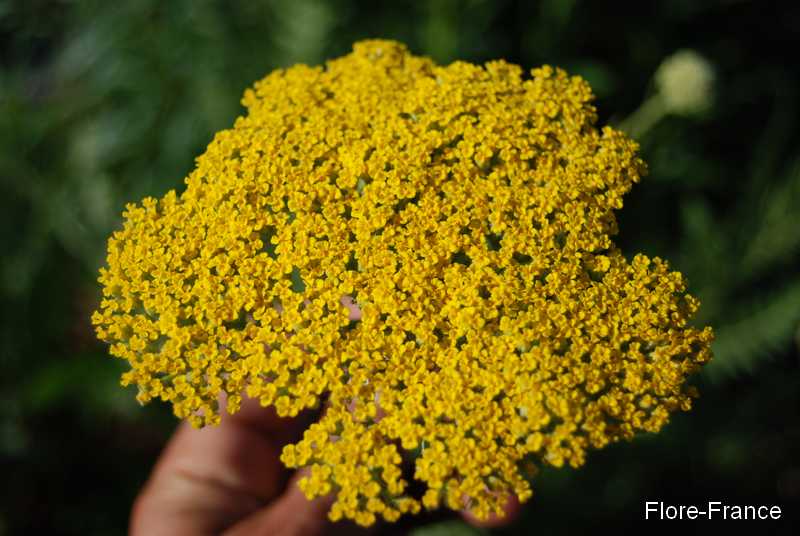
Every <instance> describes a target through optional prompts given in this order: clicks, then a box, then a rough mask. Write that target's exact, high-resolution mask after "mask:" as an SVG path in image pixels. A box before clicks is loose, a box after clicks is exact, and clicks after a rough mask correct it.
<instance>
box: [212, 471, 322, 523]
mask: <svg viewBox="0 0 800 536" xmlns="http://www.w3.org/2000/svg"><path fill="white" fill-rule="evenodd" d="M304 474H305V472H304V471H297V472H296V473H295V474H294V475H293V476H292V478H291V479H290V480H289V484H288V485H287V487H286V491H285V492H284V493H283V495H281V496H280V497H278V498H277V499H275V500H274V501H272V502H270V503H269V504H268V505H266V506H265V507H263V508H261V509H260V510H257V511H256V512H254V513H253V514H251V515H250V516H248V517H246V518H244V519H243V520H241V521H240V522H238V523H237V524H236V525H234V526H233V527H231V528H230V529H228V530H227V531H226V532H225V533H224V536H256V535H261V534H269V535H275V536H301V535H302V536H306V535H307V536H315V535H318V534H324V533H325V532H327V529H330V525H331V523H330V521H328V517H327V514H328V510H329V508H330V506H331V501H332V498H331V497H330V496H327V497H318V498H316V499H314V500H312V501H309V500H308V499H307V498H306V496H305V495H303V492H302V491H300V488H299V487H298V486H297V481H298V480H299V479H300V478H302V477H303V476H304Z"/></svg>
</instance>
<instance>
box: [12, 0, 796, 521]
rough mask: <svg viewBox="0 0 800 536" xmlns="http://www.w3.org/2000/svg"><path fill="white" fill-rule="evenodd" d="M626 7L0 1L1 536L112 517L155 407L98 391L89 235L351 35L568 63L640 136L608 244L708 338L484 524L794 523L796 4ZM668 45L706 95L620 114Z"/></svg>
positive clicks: (137, 480) (94, 240)
mask: <svg viewBox="0 0 800 536" xmlns="http://www.w3.org/2000/svg"><path fill="white" fill-rule="evenodd" d="M621 5H622V4H621V3H616V2H614V3H612V2H589V1H584V2H576V1H569V0H548V1H543V2H523V1H518V2H512V1H490V0H484V1H480V0H471V1H455V0H453V1H447V0H444V1H431V2H423V1H398V2H384V3H378V2H371V1H356V0H335V1H329V2H325V1H322V0H290V1H277V0H274V1H236V2H206V1H191V0H186V1H169V2H167V1H161V0H137V1H121V2H108V1H85V2H68V1H49V0H28V1H16V2H15V1H11V2H9V1H2V0H0V248H2V249H0V303H2V307H1V308H0V367H1V368H0V535H6V534H33V533H38V534H84V535H99V534H119V533H123V532H124V531H125V528H126V524H127V517H128V511H129V507H130V504H131V501H132V500H133V497H134V496H135V493H136V491H137V489H138V488H139V486H140V485H141V484H142V483H143V481H144V479H145V478H146V476H147V474H148V471H149V469H150V467H151V464H152V463H153V461H154V459H155V457H156V456H157V454H158V452H159V449H160V447H161V446H162V445H163V443H164V441H165V440H166V438H167V437H168V435H169V434H170V432H171V430H172V428H173V427H174V425H175V421H174V419H173V417H172V416H171V414H170V413H169V411H168V409H167V408H165V407H163V406H158V405H152V406H148V407H145V408H140V407H139V406H138V405H137V404H136V403H135V401H134V393H133V392H132V391H131V390H129V389H128V390H126V389H122V388H120V387H119V386H118V377H119V375H120V373H121V371H122V370H123V369H124V364H123V363H121V362H118V361H117V360H115V359H111V358H110V357H108V355H107V353H106V348H104V347H103V346H102V345H101V344H99V343H97V342H96V341H95V339H94V336H93V332H92V329H91V326H90V322H89V315H90V314H91V311H92V310H93V309H94V307H95V305H96V303H97V301H98V295H99V289H98V285H97V283H96V282H95V279H96V276H97V269H98V268H99V267H100V266H101V265H102V262H103V256H104V252H105V240H106V238H107V237H108V235H109V234H110V233H111V231H112V230H113V229H114V228H115V227H117V226H118V225H120V221H121V220H120V219H121V212H122V209H123V207H124V204H125V203H127V202H131V201H138V200H139V199H141V198H142V197H143V196H145V195H156V196H158V195H161V194H163V193H164V192H165V191H167V190H168V189H171V188H181V186H182V180H183V177H185V176H186V175H187V174H188V172H189V171H190V170H191V168H192V166H193V159H194V158H195V157H196V156H197V155H199V154H200V153H201V152H202V151H203V150H204V147H205V145H206V144H207V143H208V142H209V141H210V140H211V138H212V136H213V134H214V132H216V131H218V130H220V129H223V128H226V127H228V126H230V125H231V124H232V123H233V120H234V119H235V117H236V116H237V115H239V114H241V113H242V108H241V107H240V105H239V99H240V97H241V95H242V92H243V91H244V89H245V88H246V87H248V86H249V85H250V84H252V82H253V81H255V80H256V79H259V78H261V77H262V76H264V75H265V74H266V73H268V72H269V71H270V70H272V69H274V68H276V67H280V66H288V65H291V64H293V63H296V62H305V63H310V64H318V63H320V62H322V61H324V59H326V58H332V57H335V56H339V55H342V54H345V53H347V52H348V51H349V49H350V46H351V43H352V42H353V41H355V40H358V39H362V38H365V37H387V38H394V39H398V40H401V41H404V42H405V43H406V44H407V45H408V46H409V47H410V49H411V50H412V51H413V52H415V53H418V54H427V55H430V56H431V57H433V58H434V59H436V60H437V61H439V62H442V63H448V62H450V61H453V60H455V59H464V60H469V61H473V62H483V61H486V60H489V59H493V58H499V57H502V58H505V59H508V60H510V61H512V62H515V63H519V64H521V65H522V66H524V67H526V68H530V67H533V66H537V65H540V64H542V63H550V64H554V65H559V66H562V67H564V68H566V69H567V70H569V71H570V72H571V73H575V74H580V75H582V76H584V77H586V78H587V79H588V80H589V82H590V83H591V84H592V86H593V88H594V89H595V92H596V94H597V97H598V99H597V105H598V107H599V111H600V118H601V122H602V123H611V124H615V125H621V126H622V127H624V128H628V129H630V130H633V131H635V132H637V135H636V137H637V139H638V140H639V141H640V142H641V144H642V154H643V156H644V158H645V159H646V161H647V162H648V164H649V166H650V170H651V173H650V176H649V177H647V178H646V179H645V180H644V181H643V183H642V184H640V185H638V186H637V187H635V188H634V191H633V192H632V193H631V194H630V195H629V196H628V197H627V198H626V206H625V208H624V209H623V210H622V211H621V212H620V215H619V219H620V225H621V229H622V232H621V235H620V236H619V240H618V242H619V243H620V244H621V246H622V247H623V249H624V251H625V253H626V254H628V255H632V254H634V253H635V252H637V251H642V252H644V253H646V254H648V255H659V256H663V257H666V258H668V259H670V261H671V262H672V264H673V266H674V267H675V268H676V269H678V270H680V271H682V272H683V273H684V274H685V275H686V276H687V277H688V279H689V282H690V288H691V290H692V292H693V293H694V294H695V295H697V296H698V297H699V298H700V299H701V300H702V302H703V306H702V308H701V311H700V315H699V317H698V318H697V323H698V324H710V325H712V326H714V328H715V330H716V333H717V336H718V339H717V341H716V342H715V359H714V361H713V362H712V363H711V364H710V365H708V366H707V367H706V369H705V371H704V372H702V374H700V375H698V376H697V377H696V378H695V379H694V382H695V383H696V384H697V386H698V387H699V389H700V392H701V398H700V399H699V400H698V401H697V403H696V406H695V409H693V410H692V411H691V412H689V413H686V414H680V415H675V416H674V417H673V419H672V422H671V423H670V424H669V425H668V426H667V427H666V428H665V429H664V430H663V432H662V433H660V434H658V435H654V436H642V437H640V438H638V439H636V440H635V441H633V442H632V443H629V444H620V445H616V446H612V447H610V448H607V449H605V450H604V451H601V452H596V453H593V454H592V455H590V456H589V459H588V462H587V464H586V466H585V467H583V468H581V469H580V470H577V471H576V470H570V469H561V470H551V471H546V472H545V473H544V474H542V475H541V476H540V477H539V478H538V479H537V480H536V481H535V482H534V485H535V496H534V498H533V500H532V501H531V502H530V503H529V504H528V505H527V506H526V509H525V513H524V515H523V517H522V519H521V520H520V521H519V522H517V523H516V524H515V525H513V526H512V527H511V528H509V529H506V530H505V531H503V533H508V534H516V533H520V534H527V533H534V532H535V533H539V534H553V533H555V534H582V533H586V532H588V531H589V530H592V531H596V530H598V529H599V530H601V531H603V532H605V530H610V529H615V530H621V531H623V532H624V531H625V530H626V529H629V528H631V526H632V525H634V524H636V523H640V520H641V518H642V517H643V515H644V502H645V501H646V500H665V501H675V502H678V503H684V504H688V503H692V502H695V503H700V504H702V503H704V502H705V501H708V500H723V501H726V502H729V503H741V504H779V505H781V506H782V507H783V509H784V512H785V516H786V517H787V518H788V519H787V521H784V522H783V523H774V522H773V523H766V522H761V523H759V525H758V526H757V527H751V528H755V529H756V530H757V531H758V532H759V533H762V532H764V533H768V532H772V531H778V532H782V533H789V532H790V530H791V529H790V525H791V524H792V523H793V522H794V523H796V521H797V519H798V516H800V512H799V511H798V504H799V503H800V458H798V455H799V454H800V448H798V446H799V445H800V419H798V411H799V410H800V390H799V389H798V388H799V387H800V382H798V378H800V370H799V368H800V367H798V348H799V347H800V269H798V266H800V262H799V261H800V208H799V207H800V153H798V148H800V124H799V123H798V117H800V115H799V114H798V112H799V111H800V110H798V102H799V101H798V99H800V69H798V60H797V52H796V50H795V49H796V48H798V45H800V39H799V38H798V36H800V8H798V7H797V5H796V4H795V3H791V5H790V4H789V3H787V4H786V5H785V6H781V5H780V4H778V3H774V2H767V1H750V2H748V1H733V0H729V1H722V0H718V1H695V0H673V1H669V2H658V3H655V2H639V3H636V4H635V5H634V4H633V3H631V4H630V5H629V4H628V3H625V5H626V7H625V9H624V10H623V9H622V8H621V7H620V6H621ZM615 6H617V7H616V8H615ZM683 49H690V50H694V51H695V52H697V53H698V54H700V55H701V56H702V57H704V58H705V60H706V61H707V62H708V65H709V67H710V68H711V69H713V72H714V73H715V84H714V85H713V92H706V97H707V98H708V99H709V103H710V106H709V107H707V108H706V109H705V110H696V111H691V112H686V111H684V112H680V111H676V110H672V112H673V113H668V112H669V111H670V110H661V111H662V112H663V113H661V114H660V115H659V117H657V119H658V120H657V121H654V122H653V124H652V125H651V126H649V127H648V128H639V127H641V121H640V122H639V123H637V121H639V120H640V119H641V116H642V113H641V107H642V106H643V105H644V104H645V103H648V102H649V103H651V104H652V100H653V99H658V98H659V95H661V92H662V90H661V89H660V86H659V85H658V84H657V83H656V82H655V81H654V80H656V79H655V78H654V74H655V73H656V72H657V70H658V68H659V66H660V65H662V62H663V61H664V60H665V59H666V58H668V57H670V56H671V55H672V54H673V53H675V52H676V51H679V50H683ZM648 106H649V105H648ZM637 110H640V112H639V114H638V115H634V114H635V112H636V111H637ZM637 117H638V118H639V119H637ZM637 124H638V125H639V127H637ZM734 525H735V524H733V525H731V524H729V525H728V526H729V527H732V528H736V527H734ZM651 526H652V525H651ZM679 527H680V529H679V530H681V531H683V532H689V533H692V532H694V531H698V532H699V531H700V530H704V531H705V530H707V527H708V525H707V524H704V523H699V522H694V523H683V524H681V525H679ZM418 532H419V534H442V535H445V534H471V533H472V532H471V529H468V528H466V527H465V526H463V525H459V524H458V523H445V524H441V523H440V524H439V525H436V526H428V527H425V528H421V529H418Z"/></svg>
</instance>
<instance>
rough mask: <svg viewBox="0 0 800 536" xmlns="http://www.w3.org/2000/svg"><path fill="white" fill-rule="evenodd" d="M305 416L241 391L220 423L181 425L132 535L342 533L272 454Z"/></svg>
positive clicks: (140, 502) (140, 501) (325, 505)
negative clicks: (280, 411) (281, 412)
mask: <svg viewBox="0 0 800 536" xmlns="http://www.w3.org/2000/svg"><path fill="white" fill-rule="evenodd" d="M309 419H310V416H308V415H306V416H301V417H298V418H295V419H283V418H280V417H278V416H277V415H276V414H275V411H274V409H273V408H267V409H265V408H262V407H260V406H259V404H258V402H257V401H256V400H253V399H248V398H246V397H245V399H244V401H243V403H242V408H241V410H240V411H239V412H238V413H236V414H234V415H227V414H226V413H225V412H223V417H222V422H221V424H220V425H219V426H215V427H206V428H203V429H201V430H195V429H193V428H192V427H191V426H190V425H189V424H188V423H185V422H184V423H182V424H181V425H180V426H179V427H178V429H177V431H176V432H175V434H174V435H173V437H172V439H171V440H170V441H169V443H168V445H167V447H166V448H165V450H164V452H163V453H162V454H161V456H160V458H159V460H158V462H157V463H156V466H155V468H154V470H153V473H152V475H151V476H150V480H149V481H148V482H147V484H146V485H145V487H144V489H143V490H142V491H141V493H140V495H139V497H138V498H137V499H136V502H135V504H134V507H133V512H132V515H131V525H130V533H131V535H132V536H139V535H146V536H159V535H161V534H164V535H170V536H181V535H184V534H186V535H192V536H195V535H212V534H214V535H216V534H224V535H225V536H246V535H248V536H249V535H256V534H275V535H286V536H293V535H303V536H306V535H307V536H314V535H318V534H327V533H336V534H341V530H336V529H337V528H343V527H342V526H341V525H338V526H337V525H334V524H333V523H331V522H329V521H328V520H327V512H328V509H329V507H330V504H331V499H330V498H318V499H315V500H313V501H309V500H308V499H306V497H305V496H304V495H303V493H302V492H301V491H300V489H299V488H298V487H297V485H296V484H295V481H296V480H297V479H298V478H299V476H300V473H297V472H296V473H295V474H294V475H290V474H289V471H288V470H287V469H286V468H285V467H284V466H283V465H282V463H281V462H280V460H279V456H280V451H281V448H282V447H283V445H285V444H286V443H289V442H293V441H295V440H296V439H297V438H298V437H299V436H300V435H301V433H302V430H303V429H304V428H305V427H306V426H307V425H308V421H309ZM518 509H519V505H518V504H517V503H513V504H510V505H509V506H508V508H507V515H506V516H505V517H504V518H490V519H489V520H488V521H484V522H480V521H478V520H477V519H475V518H474V517H472V516H471V514H469V513H468V512H464V513H463V514H462V515H463V516H464V518H465V519H466V520H467V521H468V522H470V523H472V524H474V525H477V526H497V525H499V524H504V523H506V522H508V521H510V520H511V519H512V518H513V517H514V514H516V512H517V511H518ZM348 527H349V528H350V529H352V530H353V532H356V531H358V532H359V533H367V532H370V531H369V530H367V529H357V528H356V527H355V526H348ZM373 530H374V529H373Z"/></svg>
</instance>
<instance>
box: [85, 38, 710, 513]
mask: <svg viewBox="0 0 800 536" xmlns="http://www.w3.org/2000/svg"><path fill="white" fill-rule="evenodd" d="M592 99H593V96H592V93H591V90H590V88H589V86H588V84H587V83H586V82H585V81H583V80H582V79H580V78H578V77H574V76H573V77H570V76H568V75H567V74H566V73H565V72H563V71H561V70H558V69H553V68H550V67H542V68H538V69H534V70H533V71H531V73H530V76H527V75H525V74H524V73H523V71H522V70H521V69H520V68H519V67H518V66H516V65H512V64H509V63H505V62H503V61H493V62H490V63H487V64H486V65H485V66H477V65H472V64H469V63H464V62H456V63H453V64H451V65H449V66H446V67H442V66H438V65H436V64H434V63H433V62H432V61H430V60H429V59H426V58H422V57H416V56H413V55H411V54H409V53H408V52H407V50H406V48H405V47H404V46H403V45H401V44H398V43H395V42H391V41H380V40H372V41H363V42H360V43H357V44H356V45H355V46H354V50H353V52H352V53H351V54H349V55H347V56H345V57H342V58H339V59H336V60H333V61H330V62H328V63H327V64H326V65H325V66H324V67H308V66H304V65H298V66H294V67H292V68H289V69H286V70H278V71H276V72H273V73H272V74H270V75H269V76H267V77H266V78H265V79H263V80H261V81H260V82H258V83H256V85H255V88H254V89H251V90H247V91H246V92H245V95H244V100H243V103H244V105H245V106H246V107H247V110H248V113H247V115H246V116H244V117H240V118H238V119H237V120H236V122H235V124H234V126H233V128H232V129H229V130H225V131H223V132H220V133H218V134H217V135H216V137H215V138H214V140H213V141H212V143H211V144H210V145H209V147H208V149H207V150H206V152H205V153H204V154H203V155H202V156H200V157H199V158H198V160H197V166H196V169H195V170H194V171H193V172H192V173H191V175H189V177H188V178H187V179H186V183H187V188H186V190H185V191H184V192H183V193H182V194H180V195H179V194H176V193H175V192H170V193H168V194H167V195H166V196H165V197H164V198H163V199H160V200H154V199H150V198H148V199H145V200H144V201H143V202H142V203H141V204H140V205H130V206H128V207H127V211H126V212H125V218H126V220H125V224H124V227H123V229H122V230H120V231H118V232H116V233H115V234H114V236H113V237H112V238H111V239H110V241H109V248H108V267H107V268H106V269H103V270H102V271H101V276H100V282H101V283H102V285H103V292H104V299H103V300H102V303H101V306H100V309H99V311H98V312H96V313H95V315H94V317H93V321H94V324H95V326H96V329H97V333H98V336H99V337H100V338H101V339H103V340H105V341H107V342H109V343H110V344H111V353H112V354H113V355H115V356H118V357H121V358H124V359H126V360H127V361H129V362H130V365H131V369H130V371H129V372H126V373H125V374H124V377H123V380H122V381H123V384H126V385H127V384H135V385H136V386H138V389H139V395H138V399H139V400H140V401H141V402H143V403H144V402H147V401H149V400H151V399H153V398H160V399H161V400H164V401H167V402H170V403H172V405H173V406H174V411H175V414H176V415H177V416H179V417H182V418H187V419H189V420H190V421H191V422H192V423H193V424H195V425H197V426H201V425H203V424H215V423H217V422H219V418H220V417H219V408H218V404H217V400H218V397H219V395H220V393H222V392H225V393H227V394H228V408H229V410H230V411H231V412H234V411H236V410H237V409H238V406H239V404H240V402H241V395H242V393H245V392H246V393H247V394H248V395H249V396H251V397H256V398H258V399H260V401H261V403H262V404H263V405H264V406H268V405H274V406H275V407H276V408H277V411H278V413H279V414H280V415H284V416H287V415H296V414H297V413H298V412H300V411H301V410H303V409H304V408H313V407H318V406H319V405H320V404H321V402H323V401H324V402H325V403H326V405H327V409H326V411H325V413H324V415H323V417H322V418H321V420H320V421H319V422H317V423H316V424H313V425H311V426H310V428H309V429H308V430H307V431H306V432H305V435H304V437H303V438H302V439H301V440H300V441H299V442H298V443H296V444H294V445H289V446H287V447H286V448H285V449H284V451H283V454H282V460H283V461H284V463H285V464H286V465H287V466H289V467H309V468H310V471H309V474H308V476H307V477H306V478H305V479H303V480H302V481H301V487H302V488H303V490H304V491H305V493H306V494H307V495H308V496H309V497H314V496H319V495H323V494H328V493H334V494H335V495H336V500H335V502H334V503H333V506H332V508H331V511H330V517H331V518H332V519H334V520H335V519H340V518H349V519H354V520H355V521H356V522H358V523H360V524H362V525H370V524H372V523H373V522H374V521H375V520H376V517H377V516H381V517H383V518H384V519H386V520H389V521H392V520H395V519H397V518H398V517H399V516H400V515H401V514H403V513H406V512H411V513H414V512H417V511H419V509H420V508H421V507H423V506H424V507H426V508H436V507H438V506H440V505H446V506H448V507H450V508H453V509H463V508H469V509H471V510H472V512H473V513H474V514H475V515H476V516H477V517H479V518H485V517H486V516H487V515H489V514H490V513H491V512H493V511H494V512H499V511H500V509H501V507H502V506H503V504H505V502H506V500H507V499H508V497H509V495H510V494H515V495H516V496H517V497H518V498H519V499H520V500H521V501H525V500H527V499H528V498H529V497H530V496H531V488H530V485H529V482H528V480H529V479H528V476H530V475H529V472H530V470H531V468H532V467H533V468H535V467H536V466H537V465H540V464H549V465H553V466H561V465H563V464H565V463H567V464H569V465H571V466H573V467H577V466H579V465H581V464H582V463H583V462H584V458H585V455H586V451H587V450H588V449H590V448H600V447H603V446H604V445H606V444H608V443H610V442H614V441H617V440H620V439H623V438H624V439H627V438H631V437H632V436H633V435H634V434H635V433H636V432H638V431H649V432H655V431H657V430H659V429H660V428H661V427H662V426H663V425H664V424H665V423H666V422H667V420H668V416H669V413H670V412H671V411H674V410H676V409H683V410H686V409H688V408H689V407H690V403H691V398H692V396H693V393H692V392H691V388H689V387H687V386H686V385H685V383H684V382H685V379H686V377H687V376H688V375H689V374H691V373H692V372H694V371H696V370H697V369H698V367H699V366H700V365H701V364H703V363H704V362H706V361H707V360H708V359H709V358H710V352H709V344H710V341H711V339H712V332H711V330H710V328H705V329H702V330H699V329H694V328H692V327H690V326H689V325H687V321H688V320H689V319H690V318H691V317H692V315H693V313H694V312H695V310H696V309H697V307H698V303H697V301H696V300H695V299H694V298H692V297H691V296H689V295H688V294H686V291H685V284H684V282H683V279H682V277H681V275H680V274H679V273H676V272H670V271H669V269H668V267H667V264H666V263H665V262H664V261H662V260H660V259H648V258H647V257H645V256H642V255H637V256H635V257H634V258H633V260H632V261H628V260H626V259H625V257H624V256H623V255H622V254H621V253H620V251H619V250H618V249H617V248H616V247H615V246H614V244H613V243H612V241H611V238H610V237H611V236H612V235H614V234H615V233H616V231H617V226H616V220H615V217H614V210H615V209H619V208H620V207H621V206H622V197H623V195H624V194H625V193H626V192H627V191H628V190H629V188H630V187H631V185H632V183H634V182H636V181H638V180H639V178H640V176H641V175H642V174H643V173H644V171H645V167H644V164H643V163H642V161H641V160H640V159H639V157H638V156H637V154H636V150H637V146H636V144H635V143H634V142H632V141H631V140H629V139H627V138H626V137H625V136H624V135H623V134H621V133H620V132H617V131H615V130H613V129H611V128H608V127H606V128H603V129H600V130H598V129H597V128H596V127H595V122H596V120H597V116H596V113H595V108H594V107H593V105H592ZM351 298H352V299H353V300H354V302H355V304H356V305H357V307H358V310H359V311H360V318H357V319H351V317H350V314H349V310H348V307H347V304H346V302H347V301H348V300H349V299H351ZM357 316H358V315H357ZM404 451H405V455H406V456H405V459H412V460H413V463H414V465H413V468H411V469H409V468H408V467H406V468H405V470H404V467H403V463H404V462H403V461H404V455H403V454H404ZM409 455H411V456H409ZM410 479H416V480H417V481H420V482H421V483H424V485H425V486H426V488H425V489H426V491H424V492H423V493H418V494H414V493H411V492H410V491H409V480H410Z"/></svg>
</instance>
